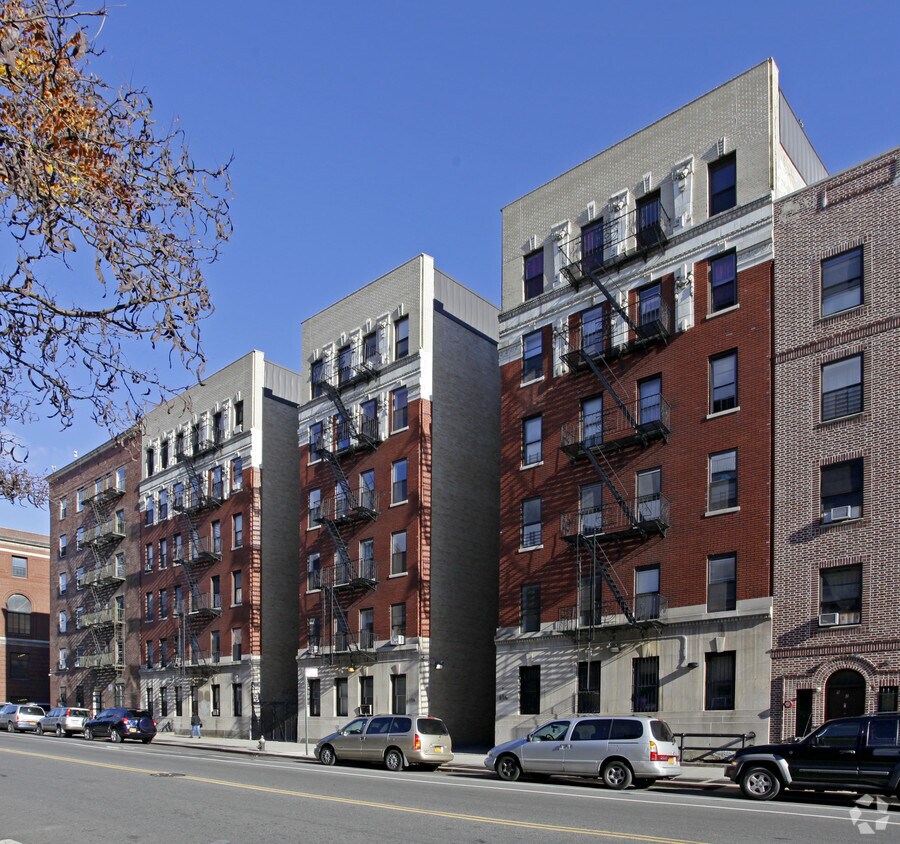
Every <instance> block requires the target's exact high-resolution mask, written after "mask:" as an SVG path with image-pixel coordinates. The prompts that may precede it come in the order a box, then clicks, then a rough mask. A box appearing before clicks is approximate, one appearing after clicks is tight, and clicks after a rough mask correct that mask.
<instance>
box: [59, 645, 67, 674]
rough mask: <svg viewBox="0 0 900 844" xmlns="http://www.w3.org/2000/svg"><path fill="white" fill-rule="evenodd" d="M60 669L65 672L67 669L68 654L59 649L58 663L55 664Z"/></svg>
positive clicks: (64, 650)
mask: <svg viewBox="0 0 900 844" xmlns="http://www.w3.org/2000/svg"><path fill="white" fill-rule="evenodd" d="M57 665H58V666H59V668H60V669H62V670H63V671H65V669H67V668H68V667H69V654H68V651H67V650H66V649H65V648H60V649H59V662H58V663H57Z"/></svg>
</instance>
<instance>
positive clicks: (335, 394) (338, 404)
mask: <svg viewBox="0 0 900 844" xmlns="http://www.w3.org/2000/svg"><path fill="white" fill-rule="evenodd" d="M319 384H320V386H321V387H322V392H323V393H325V395H326V396H328V398H330V399H331V402H332V404H334V406H335V408H336V409H337V412H338V427H339V428H340V427H341V426H346V428H347V434H348V439H349V438H352V439H353V440H359V431H358V430H357V428H356V425H355V424H354V422H353V415H352V414H351V413H350V411H349V410H348V409H347V405H345V404H344V400H343V399H342V398H341V394H340V392H339V391H338V389H337V387H335V386H334V385H332V384H329V383H328V381H320V382H319ZM343 439H344V437H342V436H341V435H340V433H338V441H341V440H343Z"/></svg>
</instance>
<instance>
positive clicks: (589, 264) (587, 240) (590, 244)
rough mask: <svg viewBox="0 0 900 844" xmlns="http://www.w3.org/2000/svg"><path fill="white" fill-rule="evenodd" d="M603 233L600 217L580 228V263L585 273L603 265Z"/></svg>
mask: <svg viewBox="0 0 900 844" xmlns="http://www.w3.org/2000/svg"><path fill="white" fill-rule="evenodd" d="M603 235H604V227H603V220H602V218H601V219H599V220H594V222H592V223H589V224H588V225H586V226H585V227H584V228H583V229H582V230H581V259H582V260H581V264H582V269H583V270H584V272H586V273H589V272H590V271H591V270H595V269H597V268H598V267H602V266H603Z"/></svg>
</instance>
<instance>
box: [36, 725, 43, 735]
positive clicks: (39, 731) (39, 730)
mask: <svg viewBox="0 0 900 844" xmlns="http://www.w3.org/2000/svg"><path fill="white" fill-rule="evenodd" d="M34 734H35V735H37V736H42V735H44V728H43V727H42V726H41V725H40V724H38V725H37V726H36V727H35V728H34Z"/></svg>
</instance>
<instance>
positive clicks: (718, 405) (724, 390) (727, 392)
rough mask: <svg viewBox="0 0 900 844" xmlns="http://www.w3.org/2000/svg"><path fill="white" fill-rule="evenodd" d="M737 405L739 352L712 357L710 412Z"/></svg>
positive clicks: (720, 411) (717, 411) (719, 411)
mask: <svg viewBox="0 0 900 844" xmlns="http://www.w3.org/2000/svg"><path fill="white" fill-rule="evenodd" d="M737 406H738V392H737V352H727V353H726V354H724V355H718V356H716V357H714V358H710V361H709V412H710V413H722V412H723V411H725V410H731V409H732V408H735V407H737Z"/></svg>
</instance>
